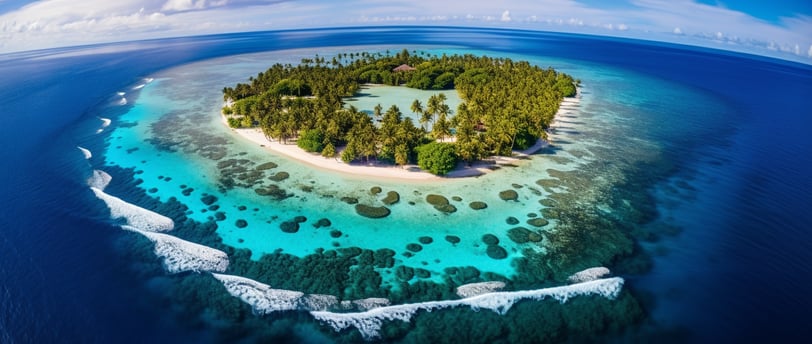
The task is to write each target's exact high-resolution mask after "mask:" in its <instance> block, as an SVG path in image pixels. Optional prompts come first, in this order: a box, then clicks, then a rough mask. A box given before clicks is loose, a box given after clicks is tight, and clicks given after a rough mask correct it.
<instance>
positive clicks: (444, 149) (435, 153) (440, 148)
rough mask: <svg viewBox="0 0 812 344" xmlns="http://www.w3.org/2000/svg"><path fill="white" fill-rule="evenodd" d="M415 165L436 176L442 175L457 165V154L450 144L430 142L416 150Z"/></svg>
mask: <svg viewBox="0 0 812 344" xmlns="http://www.w3.org/2000/svg"><path fill="white" fill-rule="evenodd" d="M417 165H418V166H420V168H422V169H424V170H426V171H429V172H431V173H434V174H437V175H444V174H446V173H448V172H450V171H451V170H453V169H454V166H456V165H457V154H456V152H455V151H454V145H452V144H450V143H442V142H431V143H429V144H426V145H422V146H420V147H418V148H417Z"/></svg>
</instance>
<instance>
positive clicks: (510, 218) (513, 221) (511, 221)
mask: <svg viewBox="0 0 812 344" xmlns="http://www.w3.org/2000/svg"><path fill="white" fill-rule="evenodd" d="M505 222H506V223H507V224H509V225H511V226H512V225H517V224H519V219H517V218H515V217H513V216H508V218H507V219H505Z"/></svg>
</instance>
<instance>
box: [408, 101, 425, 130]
mask: <svg viewBox="0 0 812 344" xmlns="http://www.w3.org/2000/svg"><path fill="white" fill-rule="evenodd" d="M411 109H412V112H414V113H415V114H416V115H417V116H418V118H419V120H420V125H421V126H422V127H423V130H426V127H425V125H426V122H427V121H426V120H423V104H421V103H420V100H419V99H415V100H414V101H413V102H412V107H411Z"/></svg>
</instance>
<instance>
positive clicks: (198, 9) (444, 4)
mask: <svg viewBox="0 0 812 344" xmlns="http://www.w3.org/2000/svg"><path fill="white" fill-rule="evenodd" d="M361 25H451V26H482V27H505V28H521V29H530V30H542V31H556V32H575V33H586V34H597V35H607V36H618V37H628V38H639V39H647V40H656V41H667V42H673V43H682V44H691V45H700V46H708V47H713V48H719V49H727V50H735V51H743V52H748V53H755V54H760V55H767V56H773V57H779V58H784V59H789V60H795V61H800V62H804V63H812V1H810V0H805V1H804V0H769V1H764V0H758V1H745V0H726V1H716V0H622V1H606V0H509V1H493V0H487V1H480V0H442V1H438V0H431V1H424V0H343V1H334V0H38V1H30V0H0V53H6V52H13V51H24V50H32V49H43V48H51V47H60V46H69V45H80V44H92V43H103V42H116V41H128V40H137V39H148V38H162V37H173V36H187V35H200V34H212V33H226V32H241V31H258V30H279V29H293V28H312V27H333V26H361Z"/></svg>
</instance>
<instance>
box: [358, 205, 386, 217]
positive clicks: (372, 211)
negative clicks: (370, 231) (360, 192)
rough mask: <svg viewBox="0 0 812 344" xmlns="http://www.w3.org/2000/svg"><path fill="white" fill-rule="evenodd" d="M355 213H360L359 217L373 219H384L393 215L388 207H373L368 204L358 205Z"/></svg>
mask: <svg viewBox="0 0 812 344" xmlns="http://www.w3.org/2000/svg"><path fill="white" fill-rule="evenodd" d="M355 212H356V213H358V215H361V216H364V217H368V218H371V219H380V218H384V217H387V216H389V214H390V213H391V212H390V211H389V208H387V207H373V206H369V205H366V204H356V205H355Z"/></svg>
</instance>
